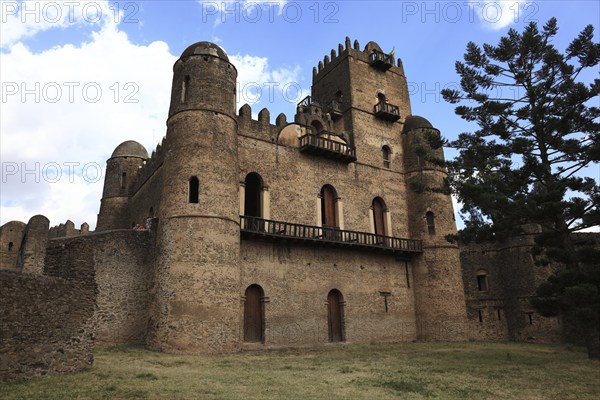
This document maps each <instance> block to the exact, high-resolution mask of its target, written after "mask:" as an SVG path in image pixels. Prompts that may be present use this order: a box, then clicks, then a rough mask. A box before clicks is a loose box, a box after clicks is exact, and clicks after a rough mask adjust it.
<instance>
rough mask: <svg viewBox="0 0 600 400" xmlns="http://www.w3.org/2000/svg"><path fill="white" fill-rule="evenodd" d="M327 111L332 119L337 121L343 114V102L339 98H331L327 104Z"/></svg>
mask: <svg viewBox="0 0 600 400" xmlns="http://www.w3.org/2000/svg"><path fill="white" fill-rule="evenodd" d="M326 109H327V112H328V113H329V115H331V119H332V120H334V121H337V120H338V119H340V118H341V117H342V115H343V113H342V104H341V103H340V102H339V101H338V100H331V101H330V102H329V103H328V104H327V106H326Z"/></svg>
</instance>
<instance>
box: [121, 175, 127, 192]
mask: <svg viewBox="0 0 600 400" xmlns="http://www.w3.org/2000/svg"><path fill="white" fill-rule="evenodd" d="M126 185H127V174H126V173H125V172H123V173H122V174H121V189H125V186H126Z"/></svg>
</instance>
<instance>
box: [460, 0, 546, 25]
mask: <svg viewBox="0 0 600 400" xmlns="http://www.w3.org/2000/svg"><path fill="white" fill-rule="evenodd" d="M468 4H469V5H471V6H472V7H474V9H475V15H477V17H478V18H479V21H480V22H481V23H482V24H483V26H484V27H486V28H490V29H493V30H500V29H503V28H505V27H507V26H508V25H511V24H516V23H520V22H524V21H525V22H526V21H527V20H528V19H531V17H532V16H533V13H535V11H536V9H530V8H531V7H537V5H535V4H533V3H531V4H530V3H528V2H526V1H525V0H485V1H483V2H469V3H468Z"/></svg>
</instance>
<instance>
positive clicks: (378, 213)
mask: <svg viewBox="0 0 600 400" xmlns="http://www.w3.org/2000/svg"><path fill="white" fill-rule="evenodd" d="M385 209H386V207H385V202H384V201H383V199H382V198H381V197H375V198H374V199H373V225H374V227H375V234H376V235H377V236H385Z"/></svg>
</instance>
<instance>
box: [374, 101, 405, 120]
mask: <svg viewBox="0 0 600 400" xmlns="http://www.w3.org/2000/svg"><path fill="white" fill-rule="evenodd" d="M374 112H375V116H376V117H377V118H380V119H384V120H386V121H398V120H399V119H400V109H399V108H398V106H395V105H393V104H390V103H387V102H383V101H380V102H379V103H377V104H375V107H374Z"/></svg>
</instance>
